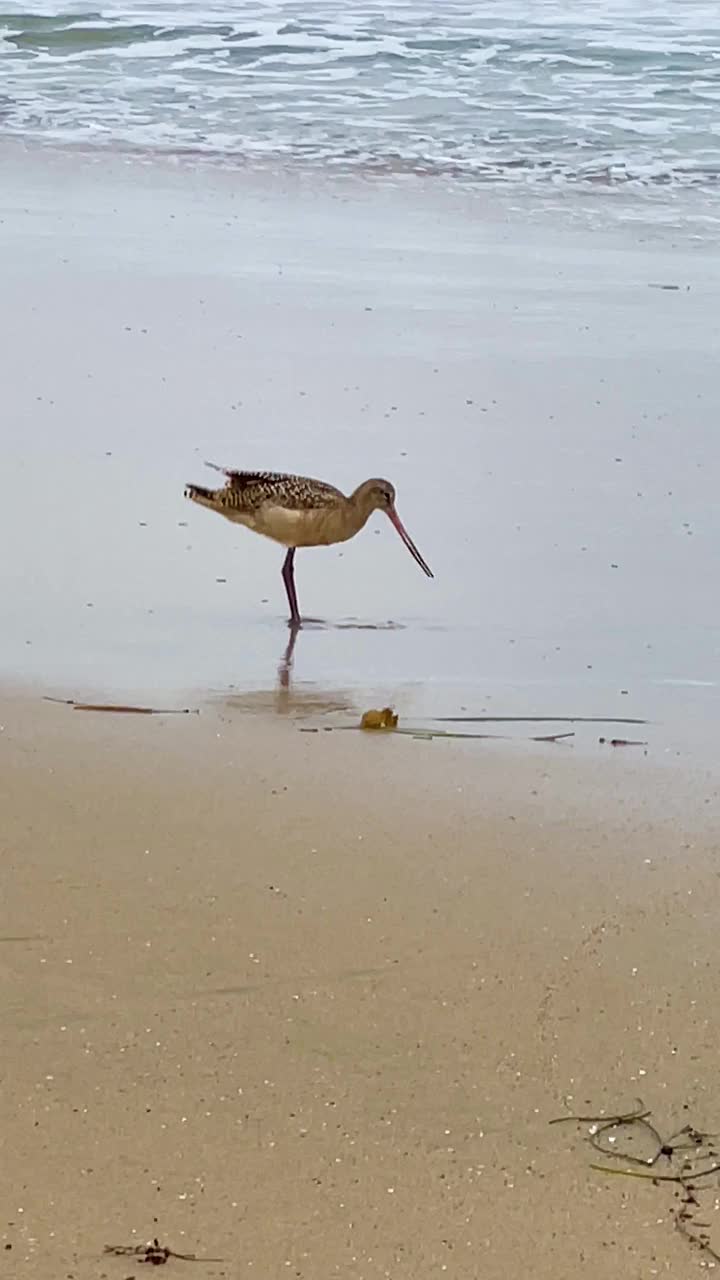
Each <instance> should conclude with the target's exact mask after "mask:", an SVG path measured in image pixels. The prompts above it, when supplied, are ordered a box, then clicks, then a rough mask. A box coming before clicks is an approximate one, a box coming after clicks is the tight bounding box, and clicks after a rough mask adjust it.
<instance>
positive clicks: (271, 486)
mask: <svg viewBox="0 0 720 1280" xmlns="http://www.w3.org/2000/svg"><path fill="white" fill-rule="evenodd" d="M208 466H211V467H212V468H213V470H215V471H220V472H221V473H222V475H224V476H225V488H224V489H221V490H220V491H219V492H218V494H217V500H218V503H219V505H220V506H222V507H231V508H234V509H235V510H238V511H247V512H253V511H257V510H258V509H259V508H260V507H262V506H263V505H264V504H265V503H266V502H269V503H271V504H272V506H273V507H285V508H287V509H288V510H289V511H298V510H302V511H312V510H317V508H319V507H320V508H321V507H336V506H337V504H338V501H343V500H344V498H345V495H344V494H343V493H341V491H340V490H339V489H336V488H335V486H334V485H331V484H326V483H325V481H324V480H313V479H312V478H311V477H310V476H295V475H287V474H285V473H284V472H282V471H232V470H230V469H228V468H226V467H218V466H215V464H214V463H208Z"/></svg>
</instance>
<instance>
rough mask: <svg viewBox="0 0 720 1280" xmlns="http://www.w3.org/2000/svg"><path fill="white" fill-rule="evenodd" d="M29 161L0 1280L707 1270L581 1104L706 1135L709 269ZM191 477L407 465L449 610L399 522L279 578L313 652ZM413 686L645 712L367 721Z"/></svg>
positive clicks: (709, 1113)
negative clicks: (211, 468) (443, 738)
mask: <svg viewBox="0 0 720 1280" xmlns="http://www.w3.org/2000/svg"><path fill="white" fill-rule="evenodd" d="M4 159H5V162H6V163H5V169H4V173H5V181H4V185H3V191H2V194H1V195H0V203H1V204H2V209H1V211H0V217H2V226H1V227H0V233H1V235H2V244H3V248H4V258H5V262H6V270H5V273H4V283H3V292H2V297H1V298H0V324H1V326H2V340H3V352H4V365H5V369H6V374H5V377H4V383H3V400H4V414H5V422H6V424H8V425H6V429H5V431H6V434H5V437H4V458H3V464H4V470H3V478H4V488H3V503H2V506H1V507H0V521H2V534H3V545H4V548H5V550H4V552H3V556H2V559H1V560H0V592H1V594H2V599H3V602H4V604H3V638H2V644H1V646H0V653H1V655H2V662H1V663H0V676H2V678H4V680H5V682H6V683H5V685H4V688H3V694H2V702H1V706H2V714H1V715H0V725H2V732H0V753H1V756H0V758H1V759H2V769H1V770H0V805H1V807H0V812H1V813H2V815H3V819H2V836H1V840H2V860H1V861H0V911H1V912H2V924H1V926H0V961H1V962H2V967H1V968H0V991H1V993H2V994H1V998H2V1006H3V1008H4V1010H5V1026H6V1037H5V1043H6V1054H5V1056H4V1059H3V1089H2V1124H1V1125H0V1132H1V1133H2V1139H1V1140H2V1142H3V1144H4V1151H3V1158H2V1160H1V1161H0V1180H1V1181H0V1191H1V1193H2V1202H3V1204H4V1206H5V1212H4V1221H3V1225H2V1231H0V1238H2V1241H3V1243H4V1244H9V1245H11V1246H12V1248H11V1249H8V1250H7V1251H6V1252H7V1259H8V1274H9V1275H12V1276H13V1277H14V1276H15V1275H18V1276H27V1277H37V1280H57V1277H58V1276H59V1275H68V1276H70V1275H72V1276H73V1278H74V1280H90V1278H91V1277H96V1276H97V1275H98V1274H105V1275H107V1276H108V1277H111V1278H112V1277H114V1276H118V1277H124V1276H126V1275H130V1274H135V1273H136V1272H137V1271H138V1269H139V1266H140V1265H142V1264H138V1263H137V1261H136V1260H133V1259H132V1258H129V1259H128V1258H125V1259H123V1258H118V1259H105V1260H103V1259H102V1258H101V1253H102V1248H103V1245H104V1244H106V1243H111V1244H131V1243H133V1242H142V1241H145V1240H147V1239H148V1238H150V1237H151V1236H152V1235H154V1234H157V1235H158V1236H159V1237H160V1238H161V1240H162V1241H163V1242H164V1243H167V1244H169V1245H171V1246H172V1247H173V1248H174V1249H175V1250H177V1251H179V1252H183V1251H186V1250H187V1251H192V1252H196V1253H198V1254H200V1255H208V1256H212V1257H220V1258H222V1259H224V1260H225V1261H224V1262H222V1263H212V1264H208V1266H207V1268H205V1267H203V1268H202V1274H212V1275H217V1276H219V1275H225V1276H233V1277H239V1276H242V1275H246V1274H247V1275H258V1276H262V1277H275V1276H285V1275H298V1276H304V1277H307V1278H308V1280H317V1278H318V1277H321V1276H332V1275H340V1276H349V1277H358V1278H360V1277H363V1278H364V1280H370V1278H371V1277H375V1276H378V1277H380V1276H391V1277H394V1278H395V1280H398V1278H401V1280H402V1278H404V1277H407V1278H408V1280H410V1278H412V1280H416V1278H418V1277H423V1280H424V1277H426V1276H432V1275H434V1274H436V1273H440V1272H443V1273H446V1274H448V1275H454V1276H458V1277H466V1276H467V1277H468V1278H470V1277H475V1276H478V1275H482V1276H483V1278H484V1280H495V1278H497V1280H501V1278H502V1280H505V1278H506V1277H507V1276H509V1275H523V1274H532V1275H535V1276H538V1277H540V1278H542V1277H547V1280H550V1278H551V1277H552V1280H571V1278H572V1280H574V1277H575V1276H577V1274H578V1272H579V1271H580V1270H586V1271H587V1272H588V1274H590V1275H592V1277H593V1280H604V1278H605V1277H608V1280H609V1277H613V1280H616V1277H617V1276H618V1275H620V1274H622V1275H623V1276H626V1275H627V1276H628V1277H629V1276H635V1275H637V1276H643V1277H645V1276H649V1275H664V1274H668V1275H673V1276H677V1275H683V1276H685V1275H691V1274H692V1273H693V1269H694V1268H696V1267H697V1266H698V1263H699V1261H701V1260H702V1259H701V1258H700V1257H699V1255H696V1254H694V1253H693V1251H692V1250H691V1249H690V1247H689V1246H688V1244H687V1242H686V1241H684V1240H682V1238H681V1237H680V1236H679V1234H678V1233H677V1232H676V1231H674V1229H673V1222H672V1218H671V1216H670V1212H669V1211H670V1209H671V1207H672V1206H673V1204H674V1203H675V1201H674V1199H673V1188H672V1187H669V1188H662V1187H661V1188H660V1189H657V1188H653V1187H651V1186H649V1185H646V1184H644V1183H641V1182H630V1181H629V1180H625V1179H622V1178H609V1177H598V1176H597V1175H594V1174H592V1173H591V1171H590V1170H589V1168H588V1165H589V1163H590V1159H591V1157H592V1152H591V1150H590V1149H589V1147H588V1146H587V1145H586V1144H585V1143H584V1141H583V1134H582V1133H576V1132H574V1130H573V1129H572V1128H571V1127H567V1128H566V1127H565V1126H559V1127H550V1126H549V1124H548V1121H549V1120H550V1119H551V1118H552V1117H553V1116H555V1115H557V1114H559V1113H562V1112H563V1110H568V1111H572V1110H574V1109H575V1108H579V1109H580V1110H583V1111H587V1110H588V1109H590V1110H591V1111H595V1110H596V1109H601V1108H607V1109H609V1110H610V1111H615V1110H617V1109H618V1108H620V1109H624V1108H626V1107H630V1106H632V1105H633V1103H634V1099H635V1098H636V1097H637V1095H638V1094H640V1095H641V1096H642V1097H643V1099H644V1100H645V1102H646V1103H647V1104H648V1105H649V1106H651V1107H652V1109H653V1113H654V1116H655V1118H656V1119H657V1121H658V1124H659V1125H660V1126H661V1127H662V1129H663V1132H668V1131H671V1130H672V1129H673V1128H678V1127H679V1126H680V1125H681V1124H684V1123H686V1122H687V1121H688V1120H691V1121H692V1122H693V1123H694V1124H696V1125H698V1126H700V1127H704V1128H708V1129H714V1128H717V1127H718V1117H719V1116H720V1103H719V1102H718V1099H717V1095H716V1090H715V1076H716V1064H717V1055H718V1047H719V1046H718V1035H717V1032H716V1029H715V1025H714V1021H713V1017H714V1015H713V1009H714V1003H713V1002H714V993H715V989H716V986H717V973H716V969H717V965H716V952H717V946H716V928H715V925H716V920H717V915H718V906H719V905H720V903H719V902H718V894H719V893H720V890H719V889H718V879H717V869H716V860H717V812H718V803H717V800H718V771H717V765H716V760H715V756H716V730H715V720H716V717H715V708H716V706H717V697H718V682H717V675H716V660H717V649H718V617H717V604H716V601H715V597H714V595H713V593H712V590H711V588H710V587H709V584H710V583H712V582H713V581H714V577H715V555H716V551H715V549H716V547H717V545H718V535H719V534H720V527H719V525H720V516H719V515H718V510H717V504H716V500H715V488H716V485H715V475H716V472H717V468H716V462H715V458H716V453H717V442H716V435H717V432H716V425H717V417H718V415H717V409H718V407H720V406H718V391H717V379H716V376H715V364H716V346H717V326H718V321H717V308H716V306H715V297H714V293H715V289H714V285H713V283H712V281H713V271H714V270H715V267H716V265H717V250H716V249H715V248H714V247H713V246H712V245H709V244H708V243H706V242H704V241H703V240H702V239H701V238H698V239H691V238H690V237H688V236H685V237H683V238H682V239H681V240H680V241H679V242H678V241H677V240H674V239H672V238H671V237H670V236H669V235H668V233H667V232H666V231H665V232H660V231H658V230H653V228H652V227H649V226H646V225H644V224H643V223H642V222H641V221H638V222H637V223H636V224H634V223H629V224H628V225H627V226H626V227H625V228H624V229H616V230H615V231H614V232H610V231H603V232H599V231H592V230H591V229H589V228H588V227H587V226H585V227H576V226H574V225H573V224H572V220H570V221H568V220H567V219H564V216H563V213H562V210H561V209H560V207H559V206H556V207H555V209H554V211H553V210H550V209H549V208H546V209H544V210H543V209H541V208H539V206H538V207H533V209H532V210H531V211H530V212H527V211H526V212H525V213H523V214H521V213H520V212H518V211H517V210H513V209H511V208H509V207H508V206H507V205H500V204H499V203H498V202H497V200H495V199H494V198H491V197H490V196H488V195H477V196H476V197H475V198H474V199H470V198H469V197H466V196H460V195H458V194H457V193H456V194H454V195H453V194H451V193H449V192H446V191H443V190H442V189H439V188H438V187H437V186H436V187H434V188H433V189H432V190H430V188H427V189H426V188H424V187H422V186H421V185H418V184H417V183H412V184H406V185H403V184H399V185H397V186H395V187H392V186H382V185H376V184H367V185H365V184H362V183H358V182H355V181H350V180H340V179H337V180H335V181H333V182H328V183H327V184H325V185H322V186H321V187H319V186H318V185H317V183H315V184H314V185H310V184H309V183H305V182H303V181H302V180H300V179H297V178H290V177H288V176H281V175H266V176H265V177H259V176H258V175H255V176H254V177H253V178H252V180H250V178H249V177H248V176H247V175H244V174H241V175H238V174H230V173H225V174H223V173H220V172H216V171H213V170H212V169H210V168H207V167H206V168H203V169H198V170H197V171H196V172H194V171H191V170H188V169H183V168H173V167H172V166H168V165H165V166H161V165H157V166H147V165H142V164H139V163H137V161H134V160H130V159H127V160H123V159H121V158H118V157H115V158H114V159H113V158H107V157H103V158H101V159H96V160H91V159H90V158H83V157H79V156H75V157H69V156H62V155H61V154H59V153H52V152H44V153H42V154H39V153H37V152H32V151H31V152H28V153H27V154H25V153H23V152H21V150H20V149H18V148H9V149H8V150H7V152H5V154H4ZM551 215H552V216H551ZM663 283H665V284H668V283H671V284H678V285H679V286H680V287H679V288H678V289H677V290H674V289H673V290H665V289H659V288H656V287H655V286H656V285H659V284H663ZM206 457H209V458H211V459H212V460H214V461H218V462H221V463H230V464H236V465H244V466H247V467H260V468H283V469H288V470H296V471H300V472H305V473H310V474H318V475H320V476H321V477H323V478H326V479H328V480H330V481H333V482H335V483H338V484H340V485H341V486H342V487H345V488H348V489H349V488H351V487H352V486H353V485H354V484H355V483H356V482H357V481H358V480H359V479H361V478H363V477H364V476H365V475H366V474H370V473H379V474H386V475H388V476H389V477H390V478H391V479H392V480H393V481H394V482H395V483H396V485H397V488H398V494H399V497H398V505H399V510H400V513H401V515H402V517H403V519H404V520H405V522H406V523H407V525H408V528H409V530H410V532H411V533H412V535H413V537H414V538H415V539H416V541H417V543H418V545H419V547H420V549H421V551H422V552H423V554H424V555H425V556H426V558H427V560H428V561H429V563H430V564H431V565H432V567H433V569H434V570H435V573H436V578H435V580H434V581H433V582H432V583H429V582H428V581H427V580H426V579H425V578H424V577H423V576H422V575H421V574H420V572H419V571H418V569H417V566H415V565H414V564H413V562H412V560H411V559H410V557H409V556H408V555H407V553H406V552H405V550H404V549H403V547H402V546H401V544H400V542H399V541H398V540H397V539H396V538H395V535H394V534H393V531H392V530H391V529H390V528H389V527H388V526H387V525H386V524H383V523H382V522H381V520H380V517H378V518H377V520H376V521H375V522H373V524H372V525H370V526H369V527H368V528H367V530H366V531H365V532H364V534H363V535H362V536H360V537H358V538H357V539H355V540H354V541H353V542H352V543H350V544H348V545H347V546H345V547H342V548H338V549H328V550H326V551H316V552H312V553H310V552H308V553H307V554H305V555H303V556H298V564H297V581H298V591H299V595H300V603H301V607H302V608H303V609H304V610H305V611H306V612H308V613H310V614H312V615H319V616H320V617H321V618H322V619H324V622H323V623H322V625H319V626H315V627H312V628H308V629H307V630H305V631H303V632H302V633H301V634H300V636H299V637H298V643H297V646H296V648H295V651H294V654H293V655H292V659H293V661H292V664H291V666H285V667H284V666H283V659H284V655H285V653H286V646H287V642H288V635H287V629H286V626H285V622H284V603H285V602H284V599H283V594H282V586H281V582H280V575H279V568H280V561H281V555H280V554H279V553H278V550H277V548H275V547H273V546H272V545H271V544H269V543H263V542H262V541H261V540H260V539H254V538H252V537H251V535H249V534H246V533H245V532H244V531H243V530H234V529H232V527H231V526H229V525H226V524H224V523H222V522H220V521H217V520H213V519H212V517H211V516H209V515H207V514H206V513H204V512H199V511H196V510H194V509H193V508H191V507H190V506H189V505H188V504H186V503H184V502H183V498H182V491H183V485H184V483H185V481H187V480H190V479H199V480H202V478H203V474H204V473H203V467H202V461H203V459H204V458H206ZM437 510H439V511H440V513H441V518H440V519H437V518H436V514H437ZM21 686H22V691H20V687H21ZM42 693H50V694H52V695H54V696H57V697H60V698H62V697H80V698H83V697H87V698H89V699H97V700H100V701H107V700H110V699H112V700H115V699H117V700H120V701H125V702H126V701H135V700H141V701H143V702H149V703H151V704H153V705H155V706H164V707H175V708H178V707H183V706H189V707H192V708H193V709H198V711H199V712H200V714H198V715H194V714H193V715H188V716H172V717H170V716H167V717H154V716H152V717H143V718H139V717H133V716H126V717H121V716H110V715H107V716H103V715H99V714H90V713H83V712H75V711H73V710H72V709H71V708H70V707H68V706H63V705H61V704H59V703H49V702H44V701H42V698H41V694H42ZM384 703H392V704H393V705H395V706H396V707H397V709H398V710H399V711H400V716H401V726H402V727H409V728H413V727H415V728H418V729H423V728H425V729H427V728H428V727H433V728H438V727H439V724H440V722H439V721H437V720H436V719H435V717H440V716H443V717H445V716H465V715H470V716H480V715H491V716H492V715H496V716H512V715H519V716H531V715H540V716H560V715H565V716H577V715H581V716H602V717H612V718H615V719H619V718H620V717H624V718H626V719H627V718H633V717H636V718H639V719H647V720H649V721H650V722H651V723H649V724H647V725H642V726H637V727H634V726H633V727H631V726H625V727H624V728H623V727H614V726H613V725H612V724H611V723H610V722H608V723H607V724H604V725H602V726H601V725H598V724H589V725H578V726H571V728H572V731H573V732H574V733H575V735H576V736H575V738H573V739H572V740H570V741H569V742H568V743H565V744H564V745H561V744H550V743H538V742H530V741H529V739H531V738H532V737H533V736H537V735H538V734H542V733H543V732H552V731H553V730H558V731H560V730H563V729H564V728H565V727H566V726H564V725H563V724H561V723H560V722H553V723H547V724H545V725H533V724H530V723H524V724H522V725H516V724H512V723H507V722H504V721H503V722H502V723H497V724H481V723H473V724H471V725H470V728H469V730H468V731H471V732H489V733H493V734H496V733H497V734H500V735H502V739H501V740H498V739H495V738H493V739H491V740H488V741H467V740H453V741H449V742H440V741H437V740H432V741H426V740H421V739H416V738H412V737H403V736H399V735H388V736H383V735H363V734H360V733H353V732H345V731H344V726H347V725H352V724H353V723H355V722H356V721H357V719H358V717H359V714H360V712H361V711H362V710H364V709H365V708H366V707H368V706H370V705H373V704H375V705H383V704H384ZM442 723H443V725H444V727H446V728H450V729H452V728H453V727H455V728H457V729H459V730H460V731H464V730H465V729H467V726H466V725H464V724H463V723H462V722H454V721H453V722H448V721H443V722H442ZM326 729H330V730H331V731H330V732H326V731H325V730H326ZM305 730H310V732H305ZM615 734H617V736H622V737H632V738H636V737H637V738H638V739H642V740H643V741H647V746H643V747H637V748H635V747H632V748H617V749H615V748H611V747H609V746H608V744H607V742H606V743H602V744H601V743H600V742H599V741H598V739H599V738H600V737H601V736H603V737H610V736H613V735H615ZM506 735H507V736H508V737H510V738H512V739H513V740H512V741H507V740H504V739H505V738H506ZM703 1213H704V1215H705V1218H706V1219H709V1218H713V1220H714V1214H715V1199H714V1189H713V1190H712V1191H711V1192H710V1193H709V1195H706V1196H704V1198H703ZM0 1256H1V1257H5V1254H0ZM169 1265H170V1266H171V1267H174V1268H177V1269H180V1268H182V1267H184V1266H190V1264H184V1263H182V1262H172V1261H171V1262H170V1264H169ZM195 1269H196V1268H195V1267H193V1271H194V1270H195ZM197 1270H198V1274H200V1268H199V1267H198V1268H197Z"/></svg>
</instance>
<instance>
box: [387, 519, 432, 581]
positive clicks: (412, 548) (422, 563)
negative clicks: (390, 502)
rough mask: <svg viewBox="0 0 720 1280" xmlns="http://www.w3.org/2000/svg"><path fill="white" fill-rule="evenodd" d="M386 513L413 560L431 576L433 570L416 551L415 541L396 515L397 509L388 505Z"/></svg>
mask: <svg viewBox="0 0 720 1280" xmlns="http://www.w3.org/2000/svg"><path fill="white" fill-rule="evenodd" d="M388 515H389V517H390V519H391V521H392V523H393V524H394V525H395V528H396V529H397V531H398V533H399V534H400V537H401V538H402V540H403V542H404V543H405V546H406V547H407V549H408V551H409V552H410V555H411V556H412V558H413V560H417V563H418V564H419V565H420V568H421V569H422V571H423V573H426V574H427V576H428V578H432V577H433V571H432V569H431V568H430V566H429V565H427V564H426V563H425V561H424V560H423V558H422V556H421V555H420V552H419V551H418V549H417V547H416V546H415V543H414V542H413V540H412V538H411V537H410V534H409V533H408V531H407V529H406V528H405V525H404V524H403V522H402V520H401V519H400V517H399V515H398V513H397V511H396V510H395V508H394V507H390V509H389V511H388Z"/></svg>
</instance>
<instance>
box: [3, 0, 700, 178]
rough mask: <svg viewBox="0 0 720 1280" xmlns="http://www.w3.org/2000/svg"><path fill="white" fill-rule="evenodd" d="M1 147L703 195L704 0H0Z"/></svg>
mask: <svg viewBox="0 0 720 1280" xmlns="http://www.w3.org/2000/svg"><path fill="white" fill-rule="evenodd" d="M0 132H5V133H12V134H15V135H17V134H20V135H22V136H34V137H41V138H43V139H54V140H56V141H59V142H64V143H82V144H88V143H90V144H105V145H114V146H130V147H132V148H142V149H151V150H152V149H162V150H165V151H170V152H190V153H197V152H204V153H208V154H209V155H215V156H220V157H224V158H227V159H229V160H232V161H233V162H234V163H241V162H243V161H245V162H248V161H251V162H257V161H263V160H270V161H273V160H274V161H278V160H280V161H282V162H283V163H290V162H303V163H305V164H308V163H321V164H322V165H323V166H325V167H328V166H339V167H357V168H361V169H366V170H367V169H370V170H380V171H390V172H393V171H406V170H409V171H412V172H416V171H417V172H423V173H424V172H428V173H440V174H444V175H449V176H452V177H457V178H458V179H475V180H478V179H480V180H485V181H492V182H502V183H511V184H512V183H514V184H518V183H520V184H522V183H534V184H535V183H541V184H542V183H545V184H548V183H554V184H558V185H565V184H595V185H600V186H609V187H614V186H620V185H626V184H628V183H631V184H635V185H638V186H639V185H645V186H653V187H657V185H659V184H666V185H669V186H673V187H675V186H685V187H698V188H704V189H707V188H708V187H710V186H711V185H712V184H714V183H717V181H718V177H719V176H720V6H718V5H717V4H715V3H709V2H707V0H582V3H579V2H578V0H484V2H481V3H476V4H470V3H467V2H466V0H383V2H382V3H381V2H380V0H274V2H272V0H244V2H239V3H230V2H229V0H204V2H202V3H200V2H199V0H173V2H172V3H170V2H169V0H106V2H105V3H104V4H95V5H93V4H88V5H83V4H82V3H81V2H79V0H69V2H68V3H64V4H58V3H57V2H56V0H55V2H54V0H45V2H43V0H37V3H36V4H35V5H34V7H33V8H29V7H28V4H27V0H25V2H24V3H23V2H22V0H21V2H16V0H0Z"/></svg>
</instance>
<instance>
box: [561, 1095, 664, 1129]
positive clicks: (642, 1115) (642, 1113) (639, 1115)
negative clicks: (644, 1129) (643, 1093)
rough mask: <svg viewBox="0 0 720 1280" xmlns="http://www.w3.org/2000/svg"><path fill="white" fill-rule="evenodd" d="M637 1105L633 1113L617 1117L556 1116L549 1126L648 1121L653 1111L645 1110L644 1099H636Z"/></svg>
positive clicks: (624, 1113)
mask: <svg viewBox="0 0 720 1280" xmlns="http://www.w3.org/2000/svg"><path fill="white" fill-rule="evenodd" d="M635 1101H636V1103H637V1105H636V1106H635V1107H633V1109H632V1111H625V1112H621V1113H620V1115H617V1116H608V1115H605V1116H555V1118H554V1119H553V1120H548V1124H568V1123H570V1122H572V1121H574V1122H575V1123H577V1124H603V1125H604V1124H608V1125H611V1124H629V1123H630V1122H631V1121H632V1120H647V1118H648V1116H649V1115H652V1112H651V1111H647V1110H646V1109H645V1103H644V1102H643V1101H642V1098H636V1099H635Z"/></svg>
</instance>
